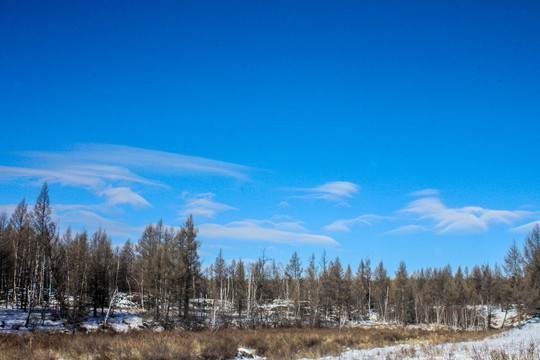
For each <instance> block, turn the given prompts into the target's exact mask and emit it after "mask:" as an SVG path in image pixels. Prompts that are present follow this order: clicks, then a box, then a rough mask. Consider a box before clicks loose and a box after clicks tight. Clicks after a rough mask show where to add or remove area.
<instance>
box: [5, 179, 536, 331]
mask: <svg viewBox="0 0 540 360" xmlns="http://www.w3.org/2000/svg"><path fill="white" fill-rule="evenodd" d="M51 209H52V208H51V204H50V199H49V189H48V186H47V184H44V185H43V186H42V188H41V190H40V193H39V196H38V198H37V200H36V204H35V205H34V206H33V207H30V206H29V205H28V204H27V202H26V200H25V199H23V200H22V201H21V202H20V203H19V204H18V205H17V206H16V207H15V209H14V211H13V213H12V214H10V216H9V217H8V214H6V213H1V214H0V302H2V303H4V304H10V305H11V306H15V307H17V308H19V309H22V310H23V311H26V312H27V321H26V325H27V326H28V327H32V326H34V325H36V324H38V323H39V321H44V316H43V314H44V311H49V312H50V311H53V312H56V313H57V314H58V316H60V317H61V318H63V319H65V321H66V323H67V324H71V325H72V326H73V328H74V329H75V328H76V327H77V324H78V323H80V321H81V320H83V319H84V318H85V317H86V316H88V314H89V313H92V314H93V315H94V316H98V315H101V314H105V313H107V314H108V311H106V310H108V309H111V308H114V303H115V299H116V295H117V293H118V292H125V293H128V294H130V295H132V297H131V299H132V300H133V301H135V302H138V303H139V305H140V306H141V307H142V308H143V309H145V310H147V311H148V312H149V314H151V315H153V317H154V319H155V321H156V322H157V323H159V324H161V325H162V326H164V327H165V328H167V327H172V326H175V325H176V324H177V323H181V324H183V326H185V327H187V328H193V327H195V326H202V325H203V324H204V323H205V322H206V321H207V320H208V319H209V318H212V319H213V320H211V323H212V325H211V326H229V325H231V324H233V323H236V324H237V325H240V326H252V327H256V326H303V325H310V326H325V325H336V324H340V325H341V324H344V323H346V322H347V321H351V320H365V319H367V318H370V317H372V316H376V317H377V318H378V319H379V320H380V321H393V322H396V323H400V324H403V325H406V324H411V323H437V324H440V325H448V326H452V327H454V328H462V329H465V328H489V327H490V326H492V319H491V318H492V313H493V311H494V310H495V309H496V308H497V307H499V308H500V309H501V310H503V311H505V312H506V313H508V312H509V310H511V309H515V310H516V311H517V314H518V318H519V319H521V318H522V316H523V315H524V314H526V313H528V314H533V315H538V314H540V234H539V227H538V225H536V226H535V227H534V228H533V229H532V231H531V232H530V233H529V234H528V235H527V237H526V238H525V242H524V246H523V249H522V250H520V249H519V247H518V246H517V245H516V242H515V241H514V242H513V243H512V245H511V246H510V248H509V249H508V252H507V253H506V256H505V257H504V262H503V266H502V268H500V267H499V266H498V265H497V264H494V265H493V266H490V265H489V264H482V265H479V266H474V267H472V269H471V270H470V271H469V269H467V268H465V269H462V268H461V267H458V268H457V270H456V271H455V272H453V271H452V269H451V268H450V266H444V267H441V268H424V269H420V270H417V271H414V272H412V273H409V271H408V270H407V266H406V264H405V262H401V263H400V264H399V266H398V268H397V270H396V271H395V272H394V274H393V276H392V277H391V276H390V275H389V274H388V271H387V269H386V268H385V267H384V265H383V262H382V261H380V262H379V263H378V265H377V266H375V267H374V268H372V265H371V261H370V260H369V259H359V263H358V264H352V265H354V266H357V267H355V269H356V270H355V271H353V270H352V269H353V268H352V267H351V265H349V264H347V265H344V264H342V262H341V259H340V258H339V257H336V258H335V259H334V260H332V261H329V260H328V258H327V256H326V252H323V253H322V254H321V256H320V257H319V258H317V257H316V256H315V254H312V255H311V256H310V257H309V258H308V259H307V262H306V264H305V265H303V262H302V260H301V258H300V256H299V255H298V253H297V252H296V251H295V252H293V254H292V255H291V257H290V259H289V261H288V262H287V263H286V264H285V265H283V264H281V263H279V262H276V260H275V259H270V258H268V257H267V254H266V251H265V250H263V251H262V253H261V256H260V257H259V259H258V260H257V261H255V262H253V263H247V264H246V263H244V261H242V259H238V260H232V261H230V262H229V261H226V260H225V257H224V255H223V251H222V250H221V249H220V250H219V253H218V255H217V257H216V259H215V261H214V263H213V264H212V265H210V266H208V267H207V268H206V270H205V274H203V273H202V270H201V262H200V259H199V254H198V250H199V248H200V245H201V244H200V241H199V240H198V238H197V228H196V227H195V225H194V223H193V218H192V217H191V216H190V217H188V218H187V219H186V221H185V223H184V224H183V226H182V227H180V228H173V227H167V226H165V225H164V224H163V222H162V221H161V220H160V221H158V222H157V223H155V224H149V225H148V226H146V228H145V229H144V231H143V232H142V234H141V236H140V238H139V239H138V240H137V241H136V242H135V243H132V242H131V241H129V240H128V241H127V242H126V243H125V244H123V246H119V247H117V246H113V244H112V241H111V238H110V237H109V236H108V235H107V233H106V232H105V230H103V229H99V230H97V231H96V232H95V233H93V234H88V233H87V232H86V231H82V232H79V233H73V231H72V230H71V229H70V228H68V229H66V231H65V232H64V234H63V235H62V236H60V235H59V231H58V228H57V225H56V224H55V223H54V221H53V219H52V216H51V213H52V211H51ZM304 266H305V267H304ZM38 310H39V311H38ZM505 321H506V319H505ZM105 325H106V324H105Z"/></svg>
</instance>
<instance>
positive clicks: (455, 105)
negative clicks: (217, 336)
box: [0, 1, 540, 269]
mask: <svg viewBox="0 0 540 360" xmlns="http://www.w3.org/2000/svg"><path fill="white" fill-rule="evenodd" d="M538 19H540V4H539V3H538V2H535V1H520V2H511V1H489V2H488V1H474V2H471V1H441V2H430V1H411V2H405V3H404V2H398V1H369V2H368V1H327V2H322V1H305V2H300V1H294V2H290V1H271V2H266V3H263V2H260V1H245V2H240V1H233V2H219V1H195V2H184V1H170V2H168V1H162V2H142V1H136V2H120V1H107V2H106V1H95V2H73V1H54V2H50V3H44V2H35V1H5V2H2V4H0V64H1V66H0V79H2V80H1V81H0V121H1V126H2V129H1V131H0V144H1V148H0V150H1V152H0V165H3V166H13V167H15V166H16V167H32V168H45V167H47V166H49V165H48V164H44V163H41V162H39V161H38V160H36V159H35V158H32V157H25V156H21V155H20V152H26V151H48V152H52V153H55V152H64V151H66V150H69V149H72V148H73V147H74V146H76V144H91V143H98V144H118V145H126V146H131V147H136V148H141V149H151V150H159V151H163V152H168V153H175V154H184V155H190V156H197V157H202V158H206V159H214V160H219V161H225V162H228V163H233V164H241V165H245V166H248V167H250V168H252V170H251V171H250V174H249V180H238V179H222V178H219V177H213V176H211V177H206V176H200V175H197V176H176V175H175V176H172V175H166V174H162V173H160V174H155V172H152V171H149V170H148V169H146V170H145V169H138V170H137V171H135V170H134V172H135V173H136V174H138V175H142V176H146V177H151V178H153V179H156V180H157V181H161V182H163V183H166V184H167V185H168V186H169V190H167V191H166V192H165V193H163V192H162V191H161V190H159V189H154V188H152V189H142V188H136V187H135V186H132V190H134V191H136V192H137V193H139V194H141V195H142V196H143V197H144V198H145V199H147V200H148V201H149V202H150V204H151V205H152V207H151V208H146V209H140V208H132V207H130V206H127V205H126V206H119V207H117V208H115V211H113V210H110V211H109V212H108V213H107V214H103V213H102V214H101V215H107V217H108V218H115V217H120V218H121V220H122V221H123V222H126V223H130V224H131V225H133V226H144V224H146V223H148V222H149V221H154V222H155V221H157V220H158V219H159V218H163V219H164V221H165V222H167V223H173V224H175V225H179V224H180V220H178V217H177V215H176V213H175V212H176V211H178V207H181V206H182V204H183V201H184V199H183V198H181V196H180V194H181V193H182V192H184V191H187V192H190V193H192V194H200V193H207V192H212V193H214V194H216V196H215V198H214V200H215V201H217V202H219V203H224V204H227V205H229V206H232V207H234V208H236V209H237V210H231V211H227V212H223V213H221V214H218V215H217V216H216V217H215V218H212V219H207V218H204V217H202V218H198V217H196V222H198V223H200V224H202V223H206V222H212V223H217V224H222V225H223V224H226V223H229V222H233V221H241V220H245V219H270V218H272V217H275V216H278V215H279V216H284V215H287V216H289V217H290V218H291V219H294V220H296V221H301V222H302V223H303V224H304V225H305V227H306V228H307V229H308V230H309V232H310V233H314V234H324V235H327V236H331V237H332V238H333V239H335V240H336V241H337V242H339V243H340V246H338V247H333V248H330V249H327V251H328V252H329V255H330V257H333V256H337V255H339V256H340V257H343V259H344V262H350V263H351V264H352V265H353V266H356V264H357V262H358V260H359V258H360V257H364V256H370V257H371V258H372V261H373V262H378V260H379V259H381V258H382V259H383V260H385V262H386V263H387V264H388V266H389V267H390V268H391V269H393V268H395V267H396V266H397V263H398V262H399V260H401V259H404V260H405V261H406V262H407V263H408V264H409V267H410V268H412V269H415V268H419V267H421V266H442V265H444V264H446V263H450V264H452V265H453V266H457V265H458V264H462V265H469V266H470V265H471V264H474V263H484V262H490V263H493V262H495V261H497V262H501V260H502V256H504V253H505V252H506V249H507V247H508V245H509V244H510V242H511V241H512V239H513V238H516V239H517V240H518V242H519V241H521V240H522V239H523V236H524V235H525V234H526V232H523V231H521V232H519V231H515V230H512V228H515V227H517V226H520V225H523V224H525V223H529V222H532V221H537V220H539V219H540V213H538V210H539V206H540V192H539V191H538V190H539V183H540V182H539V179H540V176H539V175H540V170H539V169H540V166H539V163H538V159H539V156H540V151H539V139H540V121H539V120H540V67H539V66H538V64H540V41H539V39H540V23H539V22H538ZM145 171H146V173H145ZM0 175H1V174H0ZM1 178H2V179H3V180H2V182H1V183H0V185H1V187H0V199H3V200H2V201H1V203H3V204H16V203H17V202H18V201H19V200H20V198H22V197H23V196H26V197H27V198H29V199H32V200H33V199H34V198H35V196H37V192H38V191H39V185H37V184H39V180H41V179H39V178H34V179H33V180H36V181H34V182H32V185H31V186H28V182H27V180H28V179H26V180H25V179H23V178H17V179H14V178H13V177H9V178H4V177H1ZM333 181H347V182H351V183H354V184H357V185H359V186H360V190H359V192H358V193H357V194H355V195H354V196H353V197H351V198H347V199H346V205H345V206H344V205H343V204H341V205H339V204H336V203H335V202H332V201H325V200H320V199H319V200H314V199H299V198H295V195H297V193H295V190H291V189H298V188H302V189H305V188H314V187H316V186H319V185H321V184H324V183H328V182H333ZM124 185H125V184H124ZM426 188H431V189H438V190H439V191H440V195H439V197H440V199H441V201H442V202H443V203H444V204H445V205H446V206H447V207H449V208H462V207H465V206H478V207H482V208H485V209H498V210H512V211H513V210H527V211H530V212H532V214H529V215H527V216H526V217H525V216H524V217H523V218H520V219H519V220H517V219H515V220H512V224H511V225H508V224H493V225H490V227H489V229H487V230H485V231H482V232H477V231H474V232H467V231H461V232H459V233H455V234H446V233H445V234H440V233H437V232H433V231H428V232H422V233H415V234H407V235H399V236H398V235H388V234H386V232H387V231H391V230H392V229H394V228H396V227H397V226H398V225H396V224H395V223H392V222H390V223H387V222H382V223H377V224H375V223H374V224H373V225H372V226H362V225H356V226H354V227H352V228H351V231H350V232H346V233H332V232H327V231H326V230H324V229H323V228H324V226H326V225H328V224H330V223H332V222H333V221H335V220H338V219H351V218H355V217H357V216H360V215H362V214H377V215H380V216H388V217H400V216H401V215H402V213H400V212H399V210H400V209H403V208H405V207H406V206H407V204H408V203H410V202H411V201H413V200H414V197H411V196H410V195H408V194H410V193H411V192H414V191H418V190H422V189H426ZM51 190H52V191H51V196H52V200H53V203H55V202H56V203H61V204H67V203H73V204H90V203H97V202H99V201H100V199H101V201H102V200H103V199H102V196H101V197H100V196H96V194H95V193H94V194H92V193H89V192H88V191H86V190H84V189H83V190H81V189H80V188H77V187H69V186H62V185H61V184H58V183H56V184H55V183H52V184H51ZM171 199H174V200H171ZM281 201H286V202H287V203H288V204H289V206H288V207H283V206H277V204H279V203H280V202H281ZM119 214H120V215H119ZM279 216H278V217H279ZM424 220H425V219H424ZM415 221H416V220H415ZM414 224H416V222H414ZM399 225H405V223H403V224H401V223H400V224H399ZM424 225H426V224H424ZM431 225H433V224H431ZM87 227H88V228H91V226H87ZM114 239H115V242H116V243H121V242H122V241H124V240H125V239H123V238H122V237H120V236H117V237H114ZM135 240H136V239H135ZM203 241H204V243H205V244H207V245H208V246H215V247H214V248H206V249H203V252H205V254H207V255H204V256H206V263H209V262H210V261H212V259H213V257H215V255H216V254H217V251H218V250H219V246H221V245H223V246H231V247H233V248H235V249H237V250H231V251H230V252H229V254H227V250H226V249H225V250H224V252H225V255H226V257H227V256H228V257H229V258H232V257H237V256H243V257H244V258H251V259H253V258H256V257H257V256H258V253H259V251H260V249H259V248H260V247H269V248H270V249H269V251H270V252H271V254H272V256H275V257H276V259H278V260H279V261H282V262H286V261H287V260H288V258H289V257H290V254H291V253H292V251H294V250H295V249H298V250H299V251H300V254H301V255H302V256H303V257H304V258H306V261H307V256H308V255H309V253H310V252H311V251H315V252H316V254H320V252H321V251H322V248H323V246H307V245H298V244H292V245H287V244H268V243H265V242H260V241H259V242H254V243H253V244H252V243H250V242H246V241H240V242H238V241H233V240H231V239H226V240H225V239H223V240H219V239H209V240H204V239H203ZM238 249H242V250H241V251H239V250H238Z"/></svg>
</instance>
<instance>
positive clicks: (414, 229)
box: [386, 225, 429, 235]
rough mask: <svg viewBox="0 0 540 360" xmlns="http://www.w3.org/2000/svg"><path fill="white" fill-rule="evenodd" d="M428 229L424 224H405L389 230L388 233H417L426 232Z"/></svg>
mask: <svg viewBox="0 0 540 360" xmlns="http://www.w3.org/2000/svg"><path fill="white" fill-rule="evenodd" d="M426 231H429V229H428V228H426V227H425V226H422V225H404V226H400V227H398V228H396V229H394V230H390V231H387V232H386V234H395V235H398V234H399V235H406V234H416V233H420V232H426Z"/></svg>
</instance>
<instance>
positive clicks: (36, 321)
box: [0, 308, 150, 334]
mask: <svg viewBox="0 0 540 360" xmlns="http://www.w3.org/2000/svg"><path fill="white" fill-rule="evenodd" d="M27 316H28V313H27V312H25V311H22V310H19V309H6V308H0V334H1V333H20V332H25V331H30V330H34V331H50V332H69V331H70V329H69V326H68V325H66V324H65V323H64V322H63V321H62V320H59V319H55V318H54V316H53V313H52V312H50V311H45V312H43V316H42V314H41V312H40V311H39V309H38V310H36V311H34V312H33V313H32V316H31V321H30V325H29V326H28V327H25V326H24V325H25V324H26V318H27ZM103 320H104V316H98V317H95V318H94V317H89V318H87V319H85V320H84V321H83V322H82V323H81V324H80V325H79V326H80V328H82V329H86V330H88V331H94V330H98V329H99V328H100V326H101V324H102V323H103ZM108 324H109V327H110V328H112V329H114V330H115V331H118V332H125V331H128V330H132V329H144V328H146V327H149V326H150V325H149V324H148V323H147V322H145V321H144V319H143V316H142V314H141V313H138V312H134V311H129V310H116V311H115V312H114V313H113V314H112V315H111V316H110V317H109V321H108Z"/></svg>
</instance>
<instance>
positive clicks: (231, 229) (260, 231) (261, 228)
mask: <svg viewBox="0 0 540 360" xmlns="http://www.w3.org/2000/svg"><path fill="white" fill-rule="evenodd" d="M293 230H296V229H294V227H293V228H291V223H290V222H287V223H286V224H282V223H274V222H272V221H268V220H244V221H236V222H231V223H229V224H226V225H219V224H202V225H199V234H200V236H201V237H202V238H217V239H232V240H250V241H262V242H271V243H280V244H312V245H334V246H335V245H339V243H338V242H337V241H336V240H334V239H333V238H331V237H329V236H324V235H317V234H311V233H307V232H305V231H304V232H298V231H293ZM298 230H300V229H298Z"/></svg>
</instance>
